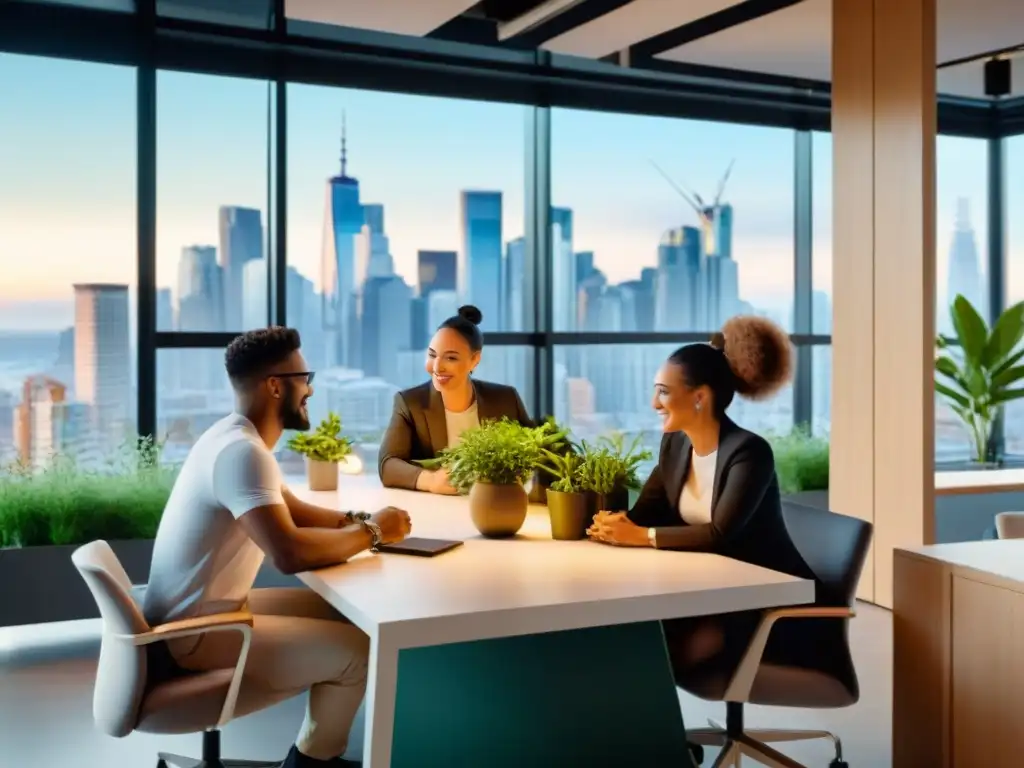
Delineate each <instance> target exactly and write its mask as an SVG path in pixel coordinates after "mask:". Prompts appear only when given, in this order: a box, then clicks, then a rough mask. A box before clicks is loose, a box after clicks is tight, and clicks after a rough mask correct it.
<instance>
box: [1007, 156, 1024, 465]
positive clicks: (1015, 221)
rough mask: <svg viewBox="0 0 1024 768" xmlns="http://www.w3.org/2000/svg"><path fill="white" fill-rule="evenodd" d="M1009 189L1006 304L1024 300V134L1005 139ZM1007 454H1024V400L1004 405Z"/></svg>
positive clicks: (1017, 455) (1015, 455)
mask: <svg viewBox="0 0 1024 768" xmlns="http://www.w3.org/2000/svg"><path fill="white" fill-rule="evenodd" d="M1003 144H1004V146H1005V151H1006V154H1005V158H1006V160H1005V165H1004V170H1003V173H1004V176H1003V178H1004V179H1005V190H1006V205H1005V207H1004V210H1005V211H1006V215H1005V221H1006V305H1007V306H1011V305H1013V304H1016V303H1017V302H1020V301H1024V216H1021V212H1022V211H1024V136H1011V137H1010V138H1008V139H1004V141H1003ZM1003 411H1004V415H1003V419H1004V427H1003V435H1004V437H1005V449H1004V450H1005V455H1006V456H1008V457H1010V456H1012V457H1015V458H1020V457H1021V456H1024V400H1014V401H1012V402H1010V403H1007V404H1006V407H1005V408H1004V409H1003Z"/></svg>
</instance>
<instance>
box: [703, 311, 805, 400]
mask: <svg viewBox="0 0 1024 768" xmlns="http://www.w3.org/2000/svg"><path fill="white" fill-rule="evenodd" d="M718 337H721V339H722V341H723V342H724V341H725V340H726V339H728V340H729V343H728V345H727V346H725V347H724V349H723V351H724V352H725V359H726V360H727V361H728V362H729V368H731V369H732V372H733V376H734V377H735V383H736V392H737V393H739V394H740V395H742V396H744V397H746V398H749V399H751V400H764V399H766V398H768V397H771V396H772V395H774V394H775V393H776V392H778V391H779V390H780V389H781V388H782V387H783V385H785V384H786V383H788V382H789V380H790V378H792V375H793V345H792V344H791V343H790V340H789V335H788V334H787V333H786V332H785V331H784V330H782V328H780V327H779V326H778V325H776V324H775V323H773V322H772V321H771V320H769V319H768V318H766V317H757V316H754V315H739V316H737V317H733V318H731V319H729V320H728V321H727V322H726V324H725V325H724V326H722V332H721V333H716V334H715V336H714V337H713V338H712V341H711V343H712V344H714V343H715V340H716V339H717V338H718Z"/></svg>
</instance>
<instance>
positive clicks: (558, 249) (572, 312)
mask: <svg viewBox="0 0 1024 768" xmlns="http://www.w3.org/2000/svg"><path fill="white" fill-rule="evenodd" d="M572 230H573V227H572V210H571V209H569V208H552V209H551V258H552V260H553V261H554V274H553V281H552V289H551V290H552V300H553V303H554V324H555V330H556V331H575V330H576V292H577V290H578V288H579V280H578V278H577V271H576V253H575V251H574V250H573V247H572Z"/></svg>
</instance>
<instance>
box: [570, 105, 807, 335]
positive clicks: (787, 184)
mask: <svg viewBox="0 0 1024 768" xmlns="http://www.w3.org/2000/svg"><path fill="white" fill-rule="evenodd" d="M551 125H552V128H551V185H552V198H553V200H554V201H555V203H556V206H557V207H555V208H553V209H552V211H551V220H552V255H553V259H554V280H553V286H554V293H553V301H554V318H555V327H554V330H556V331H576V330H578V331H708V332H710V331H713V330H715V329H717V328H719V327H720V326H721V325H722V323H723V322H725V320H726V319H728V318H729V317H731V316H733V315H736V314H742V313H750V312H753V313H757V314H764V315H767V316H769V317H771V318H772V319H773V320H775V321H776V322H778V323H779V324H780V325H782V326H783V327H784V328H787V329H789V328H791V327H792V311H793V310H792V301H793V133H792V131H788V130H783V129H777V128H752V127H749V126H739V125H726V124H720V123H702V122H695V121H689V120H677V119H669V118H659V117H640V116H635V115H620V114H608V113H600V112H590V111H575V110H566V109H557V110H553V111H552V119H551Z"/></svg>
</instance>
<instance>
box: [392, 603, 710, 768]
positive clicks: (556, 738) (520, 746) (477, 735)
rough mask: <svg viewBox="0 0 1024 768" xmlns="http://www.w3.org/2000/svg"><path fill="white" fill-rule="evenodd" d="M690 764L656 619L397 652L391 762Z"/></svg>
mask: <svg viewBox="0 0 1024 768" xmlns="http://www.w3.org/2000/svg"><path fill="white" fill-rule="evenodd" d="M692 765H693V762H692V760H691V757H690V754H689V750H688V749H687V746H686V732H685V729H684V728H683V720H682V715H681V713H680V711H679V698H678V696H677V694H676V688H675V684H674V683H673V680H672V673H671V667H670V665H669V661H668V655H667V653H666V650H665V640H664V635H663V634H662V631H661V625H660V623H658V622H643V623H638V624H622V625H616V626H611V627H596V628H593V629H580V630H570V631H566V632H548V633H545V634H540V635H527V636H524V637H509V638H500V639H496V640H480V641H476V642H469V643H454V644H451V645H438V646H430V647H426V648H415V649H411V650H403V651H401V652H400V654H399V657H398V691H397V700H396V704H395V731H394V745H393V750H392V757H391V766H392V768H434V766H437V767H438V768H440V767H441V766H444V768H452V767H453V766H458V767H459V768H462V767H463V766H465V767H466V768H477V766H480V767H481V768H513V767H514V768H524V767H526V766H528V767H529V768H546V767H547V766H551V767H552V768H577V766H579V768H605V767H606V766H607V767H609V768H612V767H615V766H623V767H624V768H626V767H632V768H663V766H679V767H680V768H689V767H690V766H692Z"/></svg>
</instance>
